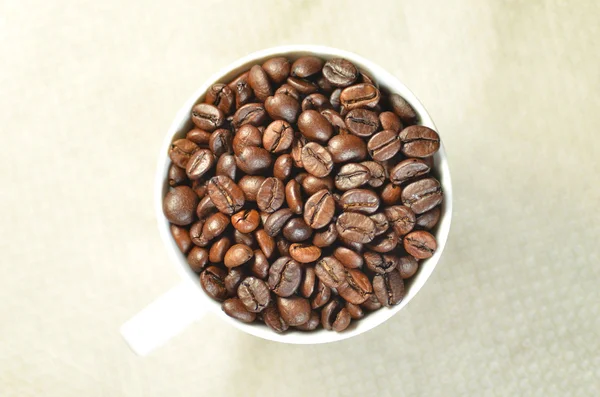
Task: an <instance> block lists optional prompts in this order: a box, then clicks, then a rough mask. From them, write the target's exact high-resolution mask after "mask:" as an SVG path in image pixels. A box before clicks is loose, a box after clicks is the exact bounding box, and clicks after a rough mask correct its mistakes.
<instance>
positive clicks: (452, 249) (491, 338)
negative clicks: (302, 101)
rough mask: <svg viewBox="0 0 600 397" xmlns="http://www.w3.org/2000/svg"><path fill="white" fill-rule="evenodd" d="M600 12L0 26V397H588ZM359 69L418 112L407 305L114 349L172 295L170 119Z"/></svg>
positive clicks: (61, 13)
mask: <svg viewBox="0 0 600 397" xmlns="http://www.w3.org/2000/svg"><path fill="white" fill-rule="evenodd" d="M599 15H600V3H599V2H598V1H592V0H590V1H585V0H582V1H577V2H567V1H561V0H548V1H516V0H513V1H503V2H500V1H489V2H486V1H480V0H458V1H437V0H425V1H371V2H363V1H347V2H342V1H290V2H279V1H272V2H267V1H243V0H239V1H227V2H217V1H205V2H199V1H189V0H169V1H162V0H160V1H116V0H107V1H87V0H84V1H76V2H70V1H64V0H58V1H39V0H37V1H27V0H4V1H2V2H1V3H0V49H1V51H2V61H1V62H0V88H1V90H0V108H1V109H2V111H1V112H0V128H1V130H2V134H1V137H2V140H1V142H2V145H1V146H0V152H1V155H0V165H1V167H0V169H1V172H2V182H3V187H2V189H0V217H1V219H2V223H1V227H0V270H1V272H2V277H1V278H0V302H2V303H1V304H0V395H2V396H11V397H12V396H19V397H28V396H45V397H52V396H57V397H58V396H60V397H71V396H77V397H79V396H83V395H85V396H89V397H95V396H145V397H152V396H169V397H173V396H190V395H205V396H239V395H249V396H254V395H257V396H275V395H285V396H306V395H311V396H356V395H365V396H371V395H379V396H414V395H423V396H455V395H472V396H515V395H527V396H592V395H598V393H600V391H599V384H600V381H599V379H600V305H599V304H598V302H599V301H600V288H599V282H600V267H599V262H600V248H599V244H598V241H599V238H600V214H599V211H598V204H599V203H600V186H599V184H598V175H599V174H600V162H599V161H598V160H597V157H598V156H599V155H600V138H599V135H598V125H599V123H600V112H599V109H600V99H599V92H600V72H599V70H600V68H599V65H600V55H599V54H600V52H599V51H598V46H597V39H598V34H599V31H598V16H599ZM292 43H314V44H324V45H330V46H334V47H340V48H343V49H347V50H350V51H354V52H357V53H359V54H361V55H363V56H365V57H367V58H370V59H372V60H373V61H375V62H376V63H378V64H380V65H381V66H383V67H385V68H386V69H388V70H389V71H391V72H392V73H394V74H396V75H397V76H398V77H399V78H400V79H401V80H402V81H404V82H405V84H406V85H407V86H408V87H410V88H411V89H412V90H413V92H415V94H416V95H417V96H418V97H419V98H420V99H421V100H422V102H423V103H424V104H425V106H426V107H427V109H428V110H429V111H430V114H431V115H432V117H433V119H434V120H435V122H436V123H437V125H438V127H439V131H440V134H441V136H442V138H443V140H444V143H445V145H446V149H447V151H448V154H449V156H450V166H451V171H452V177H453V182H454V192H455V193H454V194H455V198H454V199H455V213H454V219H453V227H452V231H451V235H450V239H449V243H448V245H447V247H446V252H445V253H444V256H443V258H442V260H441V262H440V264H439V266H438V268H437V269H436V271H435V272H434V274H433V275H432V277H431V278H430V280H429V281H428V283H427V284H426V285H425V287H424V288H423V290H422V291H421V292H420V293H419V295H418V296H417V297H416V298H415V299H414V300H413V301H412V302H411V303H410V304H409V305H408V306H407V308H406V309H405V310H403V311H401V312H400V313H399V314H398V315H397V316H395V317H394V318H392V319H391V320H390V321H388V322H387V323H385V324H384V325H382V326H380V327H378V328H376V329H374V330H372V331H370V332H368V333H366V334H363V335H361V336H359V337H357V338H354V339H350V340H348V341H344V342H339V343H334V344H329V345H321V346H288V345H282V344H276V343H271V342H266V341H263V340H260V339H257V338H255V337H252V336H249V335H246V334H243V333H241V332H239V331H237V330H236V329H234V328H232V327H230V326H228V325H226V324H225V323H224V322H222V321H221V320H220V319H218V318H216V317H214V316H210V315H209V316H207V317H206V318H205V319H204V320H203V321H202V322H200V323H196V324H194V325H192V326H191V327H189V328H188V329H186V330H185V331H184V332H183V333H182V334H180V335H179V336H178V337H176V338H175V339H173V340H172V341H170V342H169V343H168V344H167V345H166V346H164V347H163V348H161V349H159V350H157V351H156V352H154V353H153V354H151V355H150V356H148V357H146V358H139V357H137V356H135V355H134V354H133V353H132V352H131V351H130V350H129V349H128V347H127V346H126V345H125V343H124V342H123V340H122V339H121V338H120V336H119V334H118V328H119V326H120V324H121V323H122V322H124V321H125V320H127V319H128V318H129V317H130V316H131V315H133V314H134V313H135V312H137V311H138V310H140V309H141V308H143V307H144V306H145V305H146V304H147V303H149V302H151V301H152V300H153V299H154V298H155V297H157V296H158V295H160V294H161V293H162V292H164V291H166V290H167V289H169V288H170V287H171V286H173V285H175V284H176V283H177V282H178V276H177V274H176V273H175V272H174V271H173V266H171V265H170V264H169V263H168V262H169V261H168V259H167V254H166V251H165V249H164V248H163V246H162V245H161V242H160V239H159V236H158V232H157V230H156V225H155V220H154V216H153V209H152V205H153V198H152V183H153V177H154V168H155V160H156V154H157V153H158V149H159V145H160V144H161V141H162V139H163V135H164V133H165V131H166V130H167V128H168V126H169V124H170V122H171V120H172V118H173V116H174V114H175V112H176V111H177V110H178V109H179V107H180V106H181V104H182V103H183V102H184V101H185V100H186V99H187V97H188V96H189V95H190V94H191V93H192V92H193V91H194V90H195V89H196V88H197V87H198V86H199V85H200V84H201V83H202V82H203V81H204V80H205V79H206V78H207V77H208V76H209V75H210V74H212V73H214V72H215V71H216V70H217V69H218V68H220V67H222V66H224V65H226V64H228V63H229V62H231V61H233V60H235V59H237V58H238V57H240V56H242V55H245V54H247V53H249V52H251V51H254V50H258V49H261V48H265V47H270V46H273V45H280V44H292Z"/></svg>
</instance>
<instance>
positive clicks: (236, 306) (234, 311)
mask: <svg viewBox="0 0 600 397" xmlns="http://www.w3.org/2000/svg"><path fill="white" fill-rule="evenodd" d="M221 308H222V309H223V311H224V312H225V313H226V314H227V315H228V316H229V317H232V318H235V319H236V320H240V321H242V322H244V323H251V322H253V321H254V320H256V313H252V312H249V311H248V310H247V309H246V306H244V304H243V303H242V301H241V300H240V299H239V298H230V299H227V300H226V301H225V302H223V304H222V305H221Z"/></svg>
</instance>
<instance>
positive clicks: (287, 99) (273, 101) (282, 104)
mask: <svg viewBox="0 0 600 397" xmlns="http://www.w3.org/2000/svg"><path fill="white" fill-rule="evenodd" d="M265 109H266V111H267V113H268V114H269V116H270V117H271V118H272V119H273V120H285V121H286V122H288V123H295V122H296V120H297V119H298V115H299V114H300V103H299V102H298V100H297V99H295V98H294V97H293V96H291V95H287V94H284V93H275V95H274V96H270V97H268V98H267V100H266V101H265Z"/></svg>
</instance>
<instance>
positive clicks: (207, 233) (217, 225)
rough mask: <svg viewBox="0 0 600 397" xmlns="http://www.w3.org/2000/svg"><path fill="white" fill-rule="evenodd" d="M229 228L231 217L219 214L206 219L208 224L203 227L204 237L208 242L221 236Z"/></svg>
mask: <svg viewBox="0 0 600 397" xmlns="http://www.w3.org/2000/svg"><path fill="white" fill-rule="evenodd" d="M227 226H229V217H228V216H227V215H225V214H223V213H221V212H217V213H216V214H212V215H211V216H209V217H208V218H206V222H204V226H202V236H203V238H204V239H206V240H212V239H214V238H215V237H218V236H220V235H221V233H223V232H224V231H225V229H226V228H227Z"/></svg>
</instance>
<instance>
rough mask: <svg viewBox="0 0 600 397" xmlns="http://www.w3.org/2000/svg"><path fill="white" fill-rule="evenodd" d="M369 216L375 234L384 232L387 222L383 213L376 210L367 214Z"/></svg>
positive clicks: (387, 225)
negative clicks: (373, 225) (373, 224)
mask: <svg viewBox="0 0 600 397" xmlns="http://www.w3.org/2000/svg"><path fill="white" fill-rule="evenodd" d="M369 218H371V220H372V221H373V222H374V223H375V235H376V236H379V235H381V234H383V233H385V232H386V231H387V230H388V228H389V226H390V225H389V222H388V219H387V217H386V216H385V214H384V213H381V212H378V213H376V214H373V215H369Z"/></svg>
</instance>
